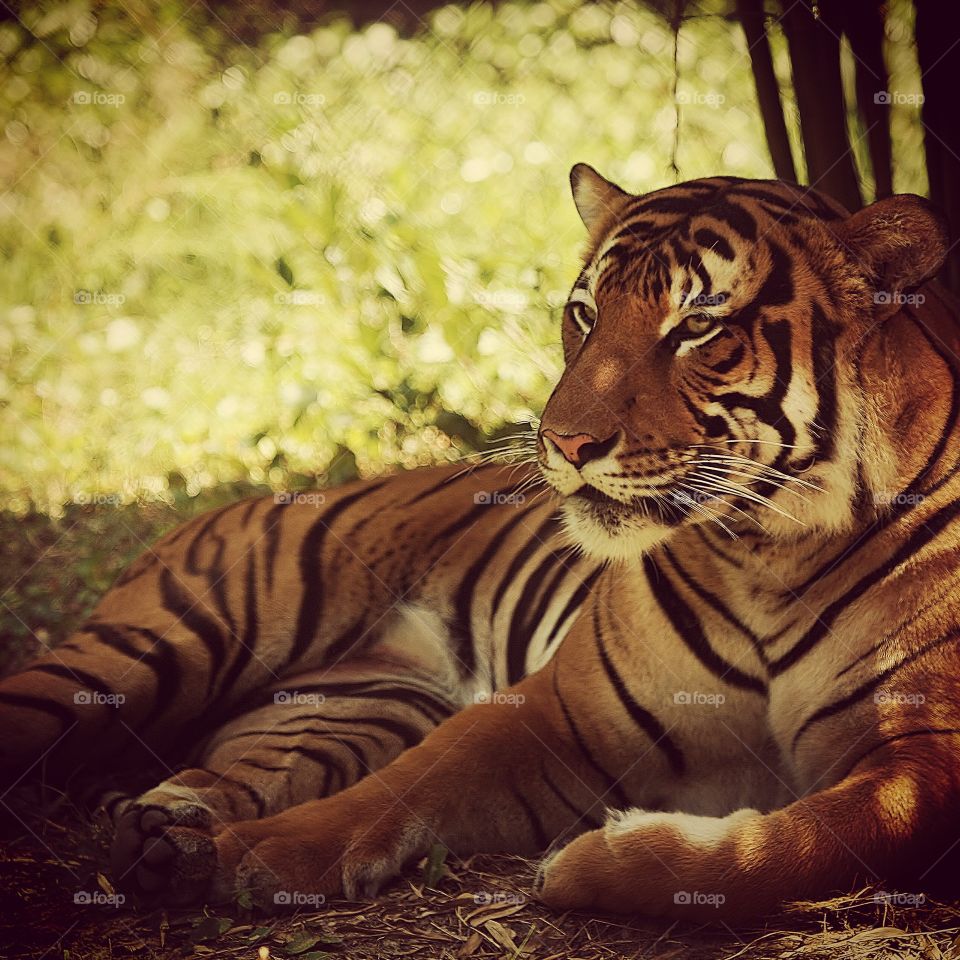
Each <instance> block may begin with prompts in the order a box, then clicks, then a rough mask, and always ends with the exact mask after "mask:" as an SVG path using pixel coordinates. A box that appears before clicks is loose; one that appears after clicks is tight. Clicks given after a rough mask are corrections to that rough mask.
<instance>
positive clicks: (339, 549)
mask: <svg viewBox="0 0 960 960" xmlns="http://www.w3.org/2000/svg"><path fill="white" fill-rule="evenodd" d="M573 184H574V196H575V200H576V203H577V207H578V210H579V211H580V213H581V216H582V218H583V220H584V222H585V224H586V226H587V228H588V231H589V233H590V247H589V251H588V254H587V257H586V260H585V265H584V268H583V270H582V272H581V274H580V276H579V278H578V279H577V281H576V283H575V284H574V288H573V292H572V294H571V298H570V303H569V304H568V306H567V309H566V311H565V316H564V325H563V340H564V352H565V357H566V369H565V372H564V374H563V376H562V378H561V380H560V382H559V383H558V385H557V387H556V389H555V391H554V393H553V395H552V396H551V399H550V401H549V403H548V404H547V407H546V409H545V411H544V415H543V418H542V422H541V425H540V433H539V444H538V452H539V460H540V468H541V471H542V474H543V476H544V477H545V478H546V480H547V481H548V482H549V484H550V488H551V490H552V491H553V493H551V494H549V495H548V496H546V497H529V498H527V499H524V500H523V501H522V502H520V500H521V496H522V492H523V490H524V489H525V485H526V484H527V483H528V482H529V478H527V477H525V476H523V475H519V474H518V475H517V476H513V475H511V473H510V472H509V471H505V470H503V469H502V468H486V469H482V470H477V471H475V472H472V473H468V474H466V475H460V476H457V475H455V471H453V470H451V469H448V468H438V469H436V470H433V471H422V472H415V473H411V474H405V475H400V476H398V477H394V478H392V479H388V480H379V481H368V482H364V483H359V484H355V485H352V486H348V487H345V488H342V489H340V490H336V491H329V492H327V493H326V494H324V495H322V496H323V497H325V502H323V503H322V504H321V503H313V502H309V503H300V504H290V505H286V504H281V503H274V502H272V501H269V500H268V501H263V500H261V501H251V502H248V503H245V504H239V505H236V506H234V507H230V508H227V509H226V510H223V511H220V512H219V513H216V514H212V515H209V516H207V517H204V518H200V519H199V520H197V521H194V522H193V523H191V524H188V525H187V526H185V527H183V528H181V529H180V530H179V531H177V532H175V533H174V534H172V535H171V536H169V537H167V538H166V539H165V540H163V541H161V542H160V544H158V545H157V547H156V548H154V550H153V551H152V552H150V553H148V554H147V555H146V556H145V557H144V558H142V559H141V560H140V561H138V563H137V564H135V565H134V567H132V568H131V570H130V571H128V573H127V574H126V575H125V576H124V577H123V578H122V580H121V582H120V583H119V584H118V585H117V586H116V587H115V588H114V590H113V591H111V593H109V594H108V595H107V596H106V597H105V598H104V600H103V601H102V603H101V605H100V606H99V607H98V608H97V610H96V611H95V613H94V615H93V617H92V619H91V622H90V623H89V624H88V625H87V626H86V627H85V628H84V630H82V631H81V632H80V633H79V634H78V636H77V637H76V638H75V639H74V640H72V641H71V642H69V643H68V644H66V645H65V646H64V647H61V648H60V649H59V650H57V651H55V652H54V654H52V655H51V656H50V657H47V658H46V659H45V660H44V661H41V662H40V663H39V664H37V665H35V666H34V667H32V668H31V669H28V670H27V671H25V672H24V673H22V674H19V675H17V676H15V677H12V678H9V679H8V680H6V681H5V682H4V683H3V685H2V686H0V719H2V721H3V724H4V729H5V730H7V731H13V734H12V735H8V736H7V738H6V741H5V742H4V744H3V750H4V752H5V757H4V762H5V764H6V766H7V767H10V768H14V767H16V768H25V767H29V766H30V765H31V764H36V763H37V762H38V759H39V758H41V757H45V758H48V759H49V761H50V762H51V763H57V762H59V763H61V764H62V765H65V766H67V767H69V766H70V764H71V763H72V762H75V761H73V760H71V757H73V756H74V755H75V752H76V751H78V750H82V751H84V753H85V755H88V756H93V755H94V754H99V755H100V756H101V757H103V758H105V759H107V758H110V759H112V758H115V757H116V755H117V752H118V751H119V750H121V748H122V747H123V745H124V742H125V741H132V742H134V743H138V742H139V743H146V744H147V745H148V746H149V748H150V749H151V750H152V751H158V752H159V751H161V750H164V749H167V748H169V747H170V746H171V745H172V746H174V747H176V746H177V745H178V744H183V743H184V742H185V741H190V742H192V741H194V740H198V741H200V742H199V746H198V748H197V749H196V751H195V757H196V759H195V760H194V761H193V762H194V763H195V764H196V765H195V766H193V767H191V768H189V769H187V770H185V771H183V772H181V773H179V774H175V775H173V776H172V777H171V778H170V779H169V780H167V781H166V782H165V783H163V784H161V785H160V786H158V787H157V788H155V790H153V791H149V792H148V793H147V794H146V795H144V796H143V797H141V798H139V799H138V800H137V801H136V802H134V803H131V804H127V805H125V806H120V807H119V808H118V810H119V823H118V831H117V840H116V842H115V858H114V862H115V872H116V873H117V874H118V877H119V878H120V879H122V880H123V881H124V882H126V883H127V884H132V885H133V886H135V887H138V888H139V889H141V890H143V891H147V892H154V891H163V892H164V895H165V896H167V897H168V898H176V897H177V896H201V895H210V896H215V897H217V896H229V895H230V894H231V892H232V891H233V890H234V889H235V887H236V886H237V885H239V886H241V887H243V888H248V889H252V890H253V891H254V892H255V894H256V896H257V898H258V900H259V902H261V903H263V904H264V905H266V906H268V907H269V906H275V905H276V904H277V903H283V902H289V900H290V894H291V893H297V892H299V893H324V894H338V893H345V894H346V895H348V896H357V895H362V894H370V893H375V892H376V890H377V889H378V888H379V886H380V885H381V884H382V883H383V882H384V881H385V880H386V879H388V878H389V877H390V876H392V875H393V874H394V873H395V872H396V871H397V870H398V869H399V868H400V867H401V866H402V865H403V863H404V862H406V861H407V860H409V859H410V858H412V857H414V856H416V855H419V854H422V853H424V852H425V851H426V850H427V849H428V848H429V847H430V846H431V845H432V844H433V843H437V842H442V843H444V844H446V845H448V846H450V847H452V848H454V849H455V850H457V851H458V852H462V853H469V852H475V851H487V850H511V851H515V852H518V853H528V854H533V853H536V852H538V851H543V850H545V849H546V848H548V847H551V846H552V849H551V852H550V853H549V855H548V856H547V858H546V859H545V860H544V862H543V865H542V868H541V872H540V876H539V878H538V884H537V889H538V893H539V895H540V896H541V897H542V898H543V899H544V900H545V901H546V902H547V903H550V904H553V905H556V906H557V907H564V908H566V907H594V906H595V907H600V908H604V909H617V910H626V911H641V912H645V913H649V914H654V915H660V916H666V917H676V918H690V919H719V918H728V919H732V920H736V919H740V918H743V917H746V916H750V915H753V914H756V913H759V912H762V911H765V910H770V909H774V908H775V907H777V906H778V905H779V904H781V903H783V902H784V901H786V900H790V899H796V898H802V897H811V896H820V895H824V894H826V893H828V892H829V891H831V890H833V889H836V888H843V887H849V886H850V885H851V884H853V883H855V882H864V881H876V880H882V881H884V882H885V883H892V884H905V883H912V884H924V883H926V882H928V881H929V880H930V878H931V877H933V876H934V875H935V874H936V873H937V872H938V870H939V869H940V868H942V866H943V864H944V863H945V862H948V859H949V858H947V859H946V860H945V857H946V855H947V854H948V853H949V851H950V849H952V846H953V845H954V844H956V843H957V842H958V841H960V827H958V826H957V817H956V808H957V801H958V799H960V688H958V684H957V680H956V677H957V675H958V672H960V671H958V667H960V662H958V661H960V652H958V649H957V647H958V643H957V641H958V636H960V600H957V599H955V597H956V595H957V594H956V590H955V585H956V581H957V580H958V579H960V570H958V562H957V560H956V556H957V554H958V548H960V537H958V532H960V530H958V523H957V518H958V515H960V479H958V478H957V475H956V465H957V461H958V458H960V427H958V414H960V395H958V392H957V362H958V361H957V359H956V355H955V354H956V350H957V346H958V339H960V338H958V328H957V319H958V313H957V309H956V305H955V304H954V303H953V301H952V300H950V299H949V298H948V297H947V296H946V294H944V292H943V291H942V290H941V289H940V288H939V287H938V286H937V285H936V284H935V283H924V281H926V280H927V279H928V278H929V277H930V276H932V275H933V274H934V273H935V272H936V270H937V269H938V268H939V266H940V264H941V262H942V259H943V256H944V252H945V249H946V240H945V238H944V235H943V230H942V227H941V225H940V223H939V221H938V219H937V218H936V217H935V216H934V215H933V214H932V213H931V212H930V210H929V209H928V207H927V205H926V204H925V202H923V201H922V200H920V198H915V197H907V196H903V197H893V198H889V199H888V200H884V201H879V202H878V203H876V204H874V205H873V206H871V207H869V208H867V209H866V210H863V211H861V212H859V213H857V214H854V215H852V216H851V215H848V214H847V213H846V212H845V211H843V210H842V209H840V208H839V207H838V206H837V205H836V204H834V203H832V202H831V201H829V200H827V199H826V198H824V197H822V196H820V195H818V194H816V193H815V192H814V191H810V190H804V189H801V188H798V187H795V186H792V185H789V184H785V183H781V182H775V181H743V180H737V179H735V178H712V179H708V180H699V181H693V182H691V183H687V184H680V185H678V186H675V187H670V188H667V189H665V190H661V191H658V192H656V193H653V194H649V195H647V196H645V197H633V196H631V195H629V194H627V193H625V192H624V191H622V190H620V189H619V188H618V187H615V186H614V185H613V184H610V183H609V182H607V181H605V180H604V179H603V178H601V177H600V176H599V175H598V174H596V173H595V172H594V171H592V170H590V168H586V167H583V166H582V165H580V166H578V167H576V168H574V173H573ZM921 284H923V286H920V285H921ZM78 690H85V691H87V692H92V693H98V694H99V695H100V699H104V698H106V699H109V698H110V696H111V695H114V694H117V693H122V694H123V695H124V696H125V697H126V699H125V700H124V702H123V703H122V704H119V705H117V706H111V705H109V704H106V703H101V704H96V703H91V704H83V705H75V704H74V703H73V702H72V698H73V697H74V696H75V694H76V692H77V691H78ZM281 691H282V692H284V693H286V694H289V696H287V697H286V698H284V697H280V698H279V699H278V698H277V697H275V694H276V693H278V692H281ZM494 691H499V693H497V694H494ZM92 693H91V697H90V698H88V699H92ZM294 693H296V694H298V695H299V696H296V697H295V696H294ZM320 694H322V695H323V699H322V700H321V699H320V698H319V695H320ZM311 695H312V696H313V699H312V700H310V699H309V698H310V697H311ZM304 697H306V698H308V699H306V700H305V699H304ZM81 707H82V708H81ZM87 707H90V709H86V708H87ZM114 762H116V761H114ZM374 769H376V770H377V773H376V775H375V776H367V777H364V776H363V774H364V773H365V772H366V771H368V770H374ZM311 797H323V798H324V799H308V798H311ZM305 800H306V801H307V802H302V801H305ZM295 804H297V805H295ZM559 838H563V840H564V841H570V842H567V843H566V845H561V844H560V842H559ZM572 838H575V839H572ZM284 897H286V898H287V899H286V900H284Z"/></svg>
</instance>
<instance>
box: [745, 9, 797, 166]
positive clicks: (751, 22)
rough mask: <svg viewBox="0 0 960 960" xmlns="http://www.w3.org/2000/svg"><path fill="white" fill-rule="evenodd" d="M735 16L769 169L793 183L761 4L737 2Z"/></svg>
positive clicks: (778, 93)
mask: <svg viewBox="0 0 960 960" xmlns="http://www.w3.org/2000/svg"><path fill="white" fill-rule="evenodd" d="M737 16H738V17H739V19H740V25H741V26H742V27H743V32H744V34H745V36H746V38H747V48H748V49H749V52H750V65H751V67H752V68H753V79H754V82H755V83H756V86H757V100H758V102H759V104H760V116H761V117H762V118H763V129H764V132H765V133H766V137H767V148H768V149H769V151H770V157H771V158H772V159H773V169H774V170H775V171H776V174H777V176H778V177H780V179H781V180H793V181H796V179H797V171H796V167H794V164H793V154H792V153H791V152H790V138H789V137H788V136H787V124H786V122H785V121H784V119H783V105H782V104H781V102H780V87H779V85H778V84H777V75H776V73H774V70H773V57H772V55H771V53H770V39H769V37H768V36H767V28H766V17H765V14H764V10H763V0H737Z"/></svg>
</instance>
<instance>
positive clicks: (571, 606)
mask: <svg viewBox="0 0 960 960" xmlns="http://www.w3.org/2000/svg"><path fill="white" fill-rule="evenodd" d="M603 570H604V567H603V566H599V567H597V569H596V570H594V571H593V573H591V574H590V576H588V577H587V578H586V579H585V580H584V581H583V583H581V584H580V586H579V587H577V589H576V590H575V591H574V592H573V594H572V595H571V597H570V599H569V600H568V601H567V603H566V606H565V607H564V608H563V610H562V611H561V612H560V616H559V617H557V620H556V622H555V623H554V625H553V629H551V631H550V634H549V636H548V637H547V640H546V643H544V649H548V648H549V647H550V644H551V643H553V641H554V639H555V638H556V636H557V634H558V633H559V632H560V629H561V628H562V627H563V625H564V624H565V623H566V622H567V621H568V620H569V619H570V617H572V616H573V615H574V614H575V613H578V612H579V611H580V608H581V607H582V606H583V604H584V602H585V601H586V599H587V597H588V596H589V595H590V590H591V588H592V587H593V585H594V583H596V581H597V577H599V576H600V574H601V573H603Z"/></svg>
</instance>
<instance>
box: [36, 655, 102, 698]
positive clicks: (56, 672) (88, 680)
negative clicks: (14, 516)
mask: <svg viewBox="0 0 960 960" xmlns="http://www.w3.org/2000/svg"><path fill="white" fill-rule="evenodd" d="M28 672H29V673H45V674H48V675H49V676H51V677H59V678H60V679H62V680H72V681H73V682H74V683H75V684H77V683H80V684H83V685H84V687H82V688H81V690H82V689H84V688H86V689H89V690H93V691H95V692H97V693H99V694H101V695H102V696H104V697H115V696H116V695H117V692H116V691H115V690H114V689H113V687H111V686H110V685H109V684H107V683H105V682H104V681H103V680H102V679H101V678H100V677H96V676H94V675H93V674H92V673H88V672H87V671H86V670H81V669H79V668H78V667H69V666H67V665H66V664H63V663H39V664H37V665H36V666H34V667H30V668H28ZM78 692H79V691H78Z"/></svg>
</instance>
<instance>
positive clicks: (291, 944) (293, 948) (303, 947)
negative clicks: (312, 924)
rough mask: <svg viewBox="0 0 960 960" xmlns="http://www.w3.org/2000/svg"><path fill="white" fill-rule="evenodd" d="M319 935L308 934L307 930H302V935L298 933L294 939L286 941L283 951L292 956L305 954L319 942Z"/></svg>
mask: <svg viewBox="0 0 960 960" xmlns="http://www.w3.org/2000/svg"><path fill="white" fill-rule="evenodd" d="M321 939H322V938H321V937H320V935H319V934H316V933H310V932H309V931H308V930H304V931H303V932H302V933H298V934H297V935H296V936H295V937H293V938H292V939H290V940H288V941H287V942H286V943H285V944H284V945H283V949H284V950H286V951H287V953H292V954H294V955H296V954H300V953H305V952H306V951H307V950H309V949H310V948H311V947H315V946H316V945H317V944H318V943H319V942H320V940H321Z"/></svg>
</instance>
